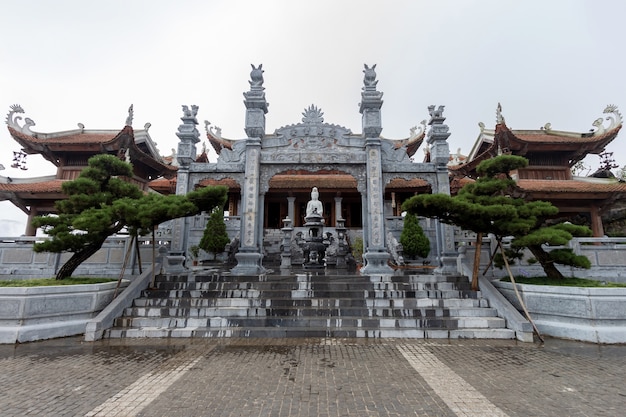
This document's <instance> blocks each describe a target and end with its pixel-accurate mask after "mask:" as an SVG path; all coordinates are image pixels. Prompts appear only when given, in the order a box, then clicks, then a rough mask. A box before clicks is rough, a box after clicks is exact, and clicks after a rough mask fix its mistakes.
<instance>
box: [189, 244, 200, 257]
mask: <svg viewBox="0 0 626 417" xmlns="http://www.w3.org/2000/svg"><path fill="white" fill-rule="evenodd" d="M189 255H190V256H191V258H192V259H194V260H197V259H198V256H200V246H198V245H193V246H191V247H190V248H189Z"/></svg>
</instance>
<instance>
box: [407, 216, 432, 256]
mask: <svg viewBox="0 0 626 417" xmlns="http://www.w3.org/2000/svg"><path fill="white" fill-rule="evenodd" d="M400 243H401V244H402V249H403V253H404V255H406V256H408V257H409V258H414V257H416V256H419V257H420V258H425V257H427V256H428V254H429V253H430V241H429V240H428V237H426V235H425V234H424V230H423V229H422V227H421V226H420V224H419V219H418V217H417V216H416V215H415V214H411V213H407V214H406V216H404V227H403V228H402V233H401V234H400Z"/></svg>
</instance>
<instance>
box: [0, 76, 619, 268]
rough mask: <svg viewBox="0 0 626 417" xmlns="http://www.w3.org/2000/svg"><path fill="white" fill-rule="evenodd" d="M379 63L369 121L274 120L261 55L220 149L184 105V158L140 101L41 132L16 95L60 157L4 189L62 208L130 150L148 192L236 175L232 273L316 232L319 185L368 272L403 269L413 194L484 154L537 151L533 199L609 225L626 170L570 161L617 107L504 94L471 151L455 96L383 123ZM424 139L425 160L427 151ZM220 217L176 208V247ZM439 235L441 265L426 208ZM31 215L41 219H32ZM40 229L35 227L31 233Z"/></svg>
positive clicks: (21, 127) (34, 144)
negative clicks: (120, 124)
mask: <svg viewBox="0 0 626 417" xmlns="http://www.w3.org/2000/svg"><path fill="white" fill-rule="evenodd" d="M375 67H376V66H375V65H374V66H372V67H369V66H367V65H366V66H365V69H364V70H363V73H364V78H363V87H362V89H361V102H360V104H359V107H358V110H359V112H360V114H361V115H362V119H361V120H362V123H361V128H360V132H353V131H352V130H351V129H348V128H346V127H344V126H342V125H339V124H333V123H328V122H326V121H325V120H324V113H323V111H322V109H321V108H319V107H317V106H316V105H310V106H309V107H307V108H305V109H304V111H302V114H301V117H300V120H299V121H297V122H295V123H293V124H290V125H287V126H282V127H279V128H276V129H275V130H274V131H273V132H271V133H270V132H269V131H268V130H267V129H266V123H265V117H266V114H267V113H268V111H269V104H268V102H267V100H266V97H265V88H264V87H263V82H264V80H263V69H262V67H261V66H260V65H259V66H258V67H255V66H254V65H253V66H252V71H251V73H250V78H251V79H250V81H249V84H250V88H249V90H248V91H246V92H244V104H245V126H244V131H245V134H246V136H245V137H241V138H225V137H223V136H222V134H221V131H220V129H219V128H215V127H213V126H211V124H210V123H209V122H204V127H205V138H206V140H207V141H208V143H209V144H210V146H212V147H213V149H214V150H215V151H216V153H217V155H218V158H217V161H216V162H209V160H208V158H207V152H206V147H204V148H203V149H200V152H198V151H199V150H198V149H197V146H198V144H199V143H200V142H201V141H202V136H203V135H202V134H201V133H200V131H199V130H198V125H199V123H198V119H197V114H198V106H195V105H194V106H183V116H182V117H181V120H182V123H181V124H180V126H179V128H178V131H177V133H176V135H177V136H178V138H179V142H178V146H177V150H176V152H175V156H174V160H167V159H166V158H163V157H162V156H160V155H159V153H158V151H157V149H156V146H155V144H154V142H153V141H152V139H151V138H150V135H149V134H148V128H149V125H146V126H145V128H144V129H142V130H134V129H133V128H132V107H131V109H130V111H129V117H128V119H127V121H126V126H125V127H124V128H123V129H122V130H88V129H85V128H84V126H82V124H79V127H78V129H74V130H69V131H65V132H55V133H39V132H33V131H32V130H31V127H32V126H34V122H32V120H30V119H28V118H26V119H25V121H24V123H23V124H21V123H20V120H21V116H20V115H19V114H21V113H23V110H22V108H21V107H19V106H17V105H16V106H12V107H11V111H10V112H9V114H8V116H7V125H8V129H9V133H10V135H11V136H12V138H13V139H14V140H16V141H17V142H18V143H19V144H20V145H21V146H22V148H23V152H25V153H26V154H40V155H42V156H43V157H44V158H45V159H46V160H48V161H50V162H51V163H52V164H54V165H55V166H56V167H57V173H56V175H54V176H50V177H41V178H31V179H28V180H17V179H10V178H8V177H0V199H3V200H10V201H11V202H12V203H13V204H15V205H16V206H17V207H19V208H21V209H22V210H23V211H24V212H25V213H26V214H27V215H28V216H29V220H30V218H32V217H33V216H36V215H39V214H46V213H54V201H55V200H57V199H60V198H63V197H64V196H63V194H62V192H61V184H62V182H63V181H68V180H72V179H74V178H76V177H77V176H78V174H79V173H80V171H81V170H82V169H83V168H85V167H86V166H87V159H88V158H89V157H90V156H92V155H95V154H98V153H109V154H114V155H118V156H120V158H123V159H125V160H127V161H129V162H131V163H132V164H133V168H134V174H135V176H134V178H133V179H132V180H133V181H135V182H136V183H137V184H138V185H139V186H140V187H141V188H142V189H143V190H145V191H146V192H148V191H151V192H160V193H164V194H179V195H184V194H186V193H188V192H189V191H191V190H194V189H196V188H198V187H205V186H211V185H225V186H226V187H227V188H228V202H227V206H226V207H224V209H225V211H227V212H228V223H229V233H230V235H231V237H234V238H236V239H233V242H234V245H235V246H236V247H235V248H234V252H236V253H235V254H234V257H235V259H236V265H235V266H234V268H233V269H232V273H234V274H258V273H262V272H263V271H264V270H265V267H264V266H263V264H264V262H267V260H268V259H269V258H270V254H271V252H272V250H274V253H276V252H275V251H278V250H282V249H281V248H284V246H285V242H284V240H283V239H284V238H285V233H286V232H285V230H288V231H290V233H291V232H292V233H293V234H294V235H295V234H297V233H298V232H300V233H302V232H303V231H305V226H306V219H305V217H306V207H307V203H308V202H309V200H310V199H311V192H312V190H313V189H314V188H315V189H316V199H319V203H320V204H321V206H320V207H321V210H319V212H321V213H322V222H321V223H322V224H323V225H324V226H323V227H324V231H325V233H329V234H330V235H334V236H335V237H337V236H339V235H340V234H342V233H345V235H346V238H347V239H349V240H351V241H355V240H356V239H362V241H363V248H364V255H363V259H364V266H363V268H362V270H361V271H362V272H363V273H368V274H369V273H385V272H389V271H390V270H391V268H390V266H389V261H390V260H392V256H393V250H392V249H393V248H392V246H393V245H394V239H395V242H396V243H397V239H398V237H399V234H400V232H401V230H402V225H403V223H402V216H401V214H402V213H401V206H402V203H403V201H405V200H406V199H408V198H410V197H411V196H413V195H415V194H420V193H445V194H450V193H452V194H454V193H455V192H456V190H458V188H459V187H461V186H462V185H463V184H464V183H466V182H467V181H471V180H472V178H475V177H476V172H475V169H476V166H477V165H478V164H479V163H480V162H481V161H483V160H485V159H487V158H491V157H494V156H496V155H499V154H503V153H509V154H514V155H520V156H524V157H526V158H528V160H529V166H528V167H527V168H524V169H520V170H519V171H518V172H515V173H513V175H514V178H516V179H517V181H518V185H519V186H520V187H521V188H522V190H523V191H524V192H525V193H526V197H527V198H529V199H541V200H547V201H550V202H552V203H553V204H554V205H556V206H557V207H558V208H559V210H560V214H559V216H561V217H563V216H566V217H567V218H569V219H572V220H573V219H574V218H578V219H577V221H578V220H580V218H581V217H582V218H583V219H586V220H587V222H588V224H589V225H590V226H591V228H592V230H593V233H594V236H602V235H603V234H604V230H603V224H602V219H601V216H602V213H603V212H605V210H607V209H608V208H609V207H611V206H612V205H613V204H614V202H615V201H618V200H626V183H623V182H619V181H616V180H613V181H608V180H598V179H592V178H580V177H574V176H573V175H572V167H573V166H574V165H575V164H576V163H577V162H579V161H581V160H582V159H583V158H584V157H585V156H586V155H588V154H600V153H602V152H603V151H604V149H605V147H606V146H607V145H608V144H609V143H610V142H611V141H613V140H614V139H615V138H616V137H617V134H618V132H619V130H620V129H621V127H622V117H621V115H620V114H619V112H618V111H617V108H616V107H615V106H609V107H607V109H606V110H605V113H606V114H607V115H608V117H607V120H609V125H608V126H606V127H605V126H604V119H602V118H600V119H597V120H596V121H595V122H594V129H593V130H592V131H590V132H585V133H575V132H565V131H557V130H553V129H552V128H551V126H550V124H546V125H545V126H544V127H543V128H542V129H539V130H514V129H510V128H509V127H508V126H507V125H506V123H505V120H504V117H503V116H502V112H501V110H500V108H499V107H498V111H497V121H496V125H495V128H494V129H488V128H486V127H485V126H484V125H483V124H481V131H480V134H479V136H478V139H477V140H476V143H475V145H474V147H473V148H472V150H471V152H470V154H469V155H468V156H467V157H463V156H462V155H460V152H458V153H457V154H456V155H451V153H450V149H449V146H448V141H447V139H448V137H449V136H450V132H449V129H448V126H447V125H446V124H445V123H444V122H445V117H444V116H443V111H444V107H443V106H429V107H428V112H429V115H430V119H429V120H428V122H427V121H424V122H422V124H421V125H420V127H419V128H418V127H415V128H413V129H411V130H410V134H409V136H408V137H405V138H398V139H390V138H386V137H384V136H383V135H382V130H383V126H382V105H383V100H382V96H383V93H382V92H381V91H379V90H378V87H377V84H378V81H377V80H376V73H375ZM422 145H424V147H425V148H426V152H425V155H426V157H425V158H424V160H423V161H420V162H418V161H415V159H416V152H417V150H418V149H419V148H420V147H421V146H422ZM207 217H208V216H204V215H201V216H195V217H190V218H184V219H176V220H174V221H172V222H171V223H170V225H169V226H168V230H170V231H171V236H170V251H171V252H172V253H178V254H184V253H186V252H187V250H188V248H189V247H190V246H191V245H193V244H196V243H197V242H198V241H199V239H200V236H201V235H202V231H203V229H204V226H205V224H206V218H207ZM423 222H424V223H426V224H425V231H426V232H427V234H428V236H429V238H430V241H431V255H429V258H430V259H429V261H430V262H431V263H432V264H434V265H435V266H437V267H438V268H439V271H440V272H443V273H448V272H449V273H454V272H455V271H456V247H455V230H454V228H453V227H451V226H449V225H445V224H442V223H439V222H438V221H434V220H432V221H431V220H423ZM29 223H30V221H29ZM34 233H35V231H34V230H32V228H30V227H29V228H28V229H27V231H26V234H27V235H34Z"/></svg>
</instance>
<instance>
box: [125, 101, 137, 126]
mask: <svg viewBox="0 0 626 417" xmlns="http://www.w3.org/2000/svg"><path fill="white" fill-rule="evenodd" d="M134 113H135V112H134V110H133V105H132V104H131V105H130V107H129V108H128V117H127V118H126V126H132V125H133V115H134Z"/></svg>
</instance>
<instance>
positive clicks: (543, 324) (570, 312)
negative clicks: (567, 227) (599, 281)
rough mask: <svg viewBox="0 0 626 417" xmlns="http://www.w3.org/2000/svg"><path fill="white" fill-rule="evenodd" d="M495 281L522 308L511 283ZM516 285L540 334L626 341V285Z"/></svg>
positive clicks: (613, 341) (592, 340)
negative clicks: (621, 286) (617, 286)
mask: <svg viewBox="0 0 626 417" xmlns="http://www.w3.org/2000/svg"><path fill="white" fill-rule="evenodd" d="M492 283H493V285H494V286H495V287H496V288H497V289H498V290H499V291H500V292H501V293H502V294H503V295H504V296H505V297H506V298H507V300H509V302H511V304H513V305H514V306H515V307H516V308H517V309H519V310H521V305H520V303H519V300H518V299H517V296H516V295H515V290H514V288H513V284H512V283H510V282H501V281H497V280H495V281H492ZM517 286H518V291H519V292H520V295H521V297H522V300H523V301H524V304H526V308H527V309H528V312H529V313H530V316H531V317H532V319H533V321H534V322H535V324H536V326H537V328H538V329H539V331H540V332H541V333H543V334H545V335H548V336H553V337H560V338H564V339H573V340H582V341H587V342H595V343H626V288H615V287H612V288H580V287H556V286H548V285H529V284H517Z"/></svg>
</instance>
